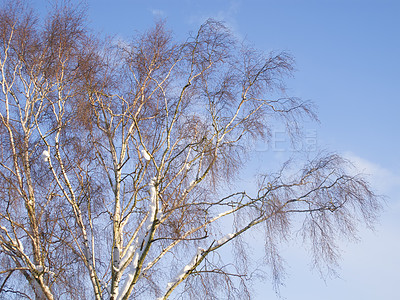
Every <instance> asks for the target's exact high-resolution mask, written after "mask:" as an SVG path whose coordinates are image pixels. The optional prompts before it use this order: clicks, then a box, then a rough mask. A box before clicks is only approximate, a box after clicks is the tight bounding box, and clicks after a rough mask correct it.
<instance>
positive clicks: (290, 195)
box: [0, 1, 380, 299]
mask: <svg viewBox="0 0 400 300" xmlns="http://www.w3.org/2000/svg"><path fill="white" fill-rule="evenodd" d="M0 48H1V50H0V83H1V92H0V139H1V148H0V202H1V204H0V249H1V250H0V265H1V272H0V279H1V281H0V297H1V296H3V295H5V296H6V297H11V298H12V297H15V298H20V297H25V298H28V299H32V298H36V299H93V298H94V299H129V298H130V299H149V297H150V298H157V297H158V298H160V299H167V298H168V297H170V296H171V297H176V298H179V297H182V298H185V299H217V298H223V299H226V298H229V299H236V298H238V299H242V298H250V295H251V290H250V289H249V287H248V283H249V282H250V280H251V279H252V276H251V274H252V272H253V270H252V269H250V268H249V267H248V264H247V260H248V259H250V260H251V256H250V253H249V251H248V248H247V245H246V242H245V238H244V236H245V234H246V233H247V232H248V231H251V230H260V232H262V234H261V235H262V237H263V238H264V239H265V263H266V266H265V268H266V269H269V270H271V272H272V280H273V281H274V282H275V283H276V284H279V283H280V282H281V276H282V274H284V270H283V267H282V259H283V258H282V257H281V255H280V252H279V248H278V244H279V243H280V241H282V240H285V239H288V237H289V236H291V234H292V233H293V228H292V226H291V224H292V223H293V220H296V222H299V220H301V221H300V224H301V226H300V229H298V230H299V232H300V233H301V234H302V236H303V237H304V241H305V242H307V243H309V245H310V248H311V249H312V259H313V262H314V264H315V265H317V266H322V265H327V266H328V267H331V266H335V264H336V262H337V258H338V249H337V243H336V241H337V238H339V237H348V238H351V237H353V236H355V234H356V231H357V230H356V228H357V225H358V224H359V223H360V222H364V223H366V224H367V225H368V226H371V225H372V224H373V222H374V220H375V218H376V216H377V213H378V212H379V208H380V201H379V200H380V199H379V197H378V196H376V195H375V194H374V192H373V191H372V190H371V188H370V186H369V184H368V182H367V181H366V180H365V179H364V178H363V176H362V175H354V174H353V173H351V172H349V165H350V163H349V162H348V161H346V160H345V159H343V158H341V157H340V156H339V155H337V154H320V155H317V157H314V158H312V159H309V160H305V161H304V166H302V167H300V168H298V170H295V171H294V170H293V167H289V164H284V165H283V166H282V168H281V169H280V170H269V169H266V170H264V173H261V174H254V178H255V180H258V188H257V190H255V191H250V192H249V191H246V190H240V189H238V187H237V186H238V184H237V183H238V177H237V176H236V175H237V174H238V172H239V171H240V170H241V169H243V167H244V166H246V165H247V162H246V159H247V158H248V157H249V155H250V154H251V153H252V152H253V151H254V143H255V142H260V141H262V142H264V143H268V141H269V140H270V137H271V130H272V129H273V128H274V126H275V125H276V124H283V125H284V126H285V128H286V131H287V134H288V136H289V137H290V138H292V139H296V138H301V137H302V136H301V125H302V122H303V121H304V120H306V119H313V120H316V118H317V117H316V115H315V113H314V110H313V107H312V104H311V103H308V102H305V101H302V100H301V99H299V98H296V97H290V96H288V95H287V92H286V91H285V79H287V78H288V76H291V75H292V72H293V69H294V67H293V66H294V59H293V57H292V56H291V55H290V54H288V53H286V52H278V51H277V52H273V53H269V54H265V53H263V52H261V51H258V50H256V49H254V48H253V47H251V46H249V45H247V44H246V43H244V42H241V41H238V40H237V38H236V37H235V36H234V35H233V34H232V33H231V32H230V30H229V29H228V28H227V27H226V26H225V25H224V24H223V23H221V22H218V21H216V20H211V19H210V20H208V21H206V22H205V23H204V24H203V25H201V26H200V28H199V29H198V31H197V32H194V33H192V34H190V35H189V36H188V38H187V39H186V40H185V41H183V42H182V41H178V40H177V39H176V38H174V36H173V35H172V33H171V32H170V31H168V30H167V29H166V25H165V24H164V23H163V22H158V23H156V24H155V25H154V27H153V28H151V29H149V30H148V31H146V32H144V33H142V34H137V35H135V36H134V37H133V38H132V40H131V41H124V42H122V41H120V42H116V41H115V39H103V38H100V37H99V36H98V35H96V34H94V33H93V32H92V31H90V30H89V29H88V26H87V21H86V18H85V15H84V13H83V12H82V10H81V9H79V7H74V6H68V5H65V6H58V7H56V8H55V9H54V10H53V11H52V12H51V13H49V14H48V16H47V17H46V19H45V20H42V19H40V18H39V17H37V15H36V14H35V13H34V12H33V11H32V10H30V9H29V7H28V6H27V5H26V4H25V2H23V1H22V2H14V1H8V2H5V3H4V4H3V8H2V9H1V10H0ZM227 248H228V249H229V250H230V253H232V254H231V255H224V254H223V253H224V252H223V251H225V253H226V250H223V249H227ZM8 299H9V298H8Z"/></svg>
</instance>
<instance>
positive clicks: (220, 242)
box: [215, 233, 235, 246]
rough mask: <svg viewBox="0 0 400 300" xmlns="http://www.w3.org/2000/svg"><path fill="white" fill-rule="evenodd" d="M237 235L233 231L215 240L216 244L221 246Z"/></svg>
mask: <svg viewBox="0 0 400 300" xmlns="http://www.w3.org/2000/svg"><path fill="white" fill-rule="evenodd" d="M233 237H235V235H234V234H233V233H229V234H227V235H225V236H224V237H222V238H220V239H219V240H218V241H216V242H215V246H221V245H223V244H225V243H226V242H227V241H229V240H231V239H232V238H233Z"/></svg>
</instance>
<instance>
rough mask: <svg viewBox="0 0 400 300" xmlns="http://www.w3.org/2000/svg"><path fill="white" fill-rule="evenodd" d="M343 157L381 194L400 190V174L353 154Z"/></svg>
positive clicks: (346, 154) (348, 153)
mask: <svg viewBox="0 0 400 300" xmlns="http://www.w3.org/2000/svg"><path fill="white" fill-rule="evenodd" d="M343 156H344V157H345V158H347V159H348V160H350V161H351V162H352V163H353V164H354V166H355V168H356V170H357V172H359V173H360V172H361V173H364V174H366V175H367V176H368V178H369V180H370V182H371V184H372V186H373V187H375V188H376V189H378V190H379V192H381V193H390V192H394V189H395V188H400V174H397V173H395V172H394V171H392V170H390V169H387V168H384V167H382V166H381V165H379V164H377V163H374V162H371V161H368V160H366V159H364V158H361V157H359V156H357V155H355V154H354V153H351V152H346V153H344V155H343Z"/></svg>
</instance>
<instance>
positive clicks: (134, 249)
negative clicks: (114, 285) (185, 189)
mask: <svg viewBox="0 0 400 300" xmlns="http://www.w3.org/2000/svg"><path fill="white" fill-rule="evenodd" d="M156 180H157V179H156V177H153V178H152V179H151V180H150V183H149V193H150V205H149V214H148V215H147V218H146V221H145V223H144V224H143V228H145V230H144V231H143V233H142V234H141V235H140V236H138V237H137V238H136V240H135V242H134V243H133V244H132V245H131V246H130V247H129V249H128V251H127V253H126V254H125V255H124V257H123V258H122V260H121V262H120V264H119V266H118V267H119V268H120V267H123V266H124V265H125V264H126V263H127V262H128V260H129V259H131V258H132V262H131V263H130V265H129V266H128V273H127V278H126V279H125V281H124V284H123V286H122V289H121V290H120V292H119V293H118V297H117V299H122V297H123V296H124V295H125V294H126V293H127V292H128V290H129V287H130V285H131V284H132V282H133V280H134V278H135V274H136V272H137V267H138V263H139V259H140V258H141V256H142V255H143V252H144V249H145V248H146V247H145V245H147V244H148V243H149V242H150V237H151V234H150V231H151V229H152V226H153V223H154V221H155V220H156V217H157V189H156Z"/></svg>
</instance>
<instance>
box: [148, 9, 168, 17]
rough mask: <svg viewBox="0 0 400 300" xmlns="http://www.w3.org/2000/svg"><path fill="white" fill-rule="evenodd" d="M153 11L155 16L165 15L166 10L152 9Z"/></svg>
mask: <svg viewBox="0 0 400 300" xmlns="http://www.w3.org/2000/svg"><path fill="white" fill-rule="evenodd" d="M151 13H152V15H153V16H155V17H164V16H165V12H164V11H163V10H161V9H152V10H151Z"/></svg>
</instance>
